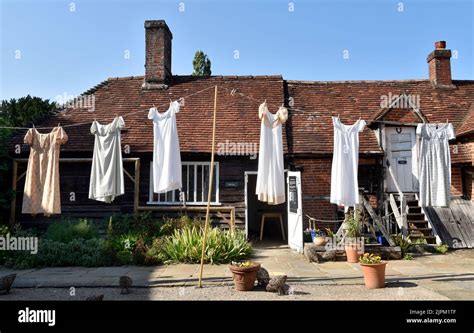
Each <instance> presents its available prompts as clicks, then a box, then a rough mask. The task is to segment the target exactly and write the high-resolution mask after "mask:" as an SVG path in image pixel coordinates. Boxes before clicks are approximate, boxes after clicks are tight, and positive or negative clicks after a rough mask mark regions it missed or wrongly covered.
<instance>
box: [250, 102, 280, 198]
mask: <svg viewBox="0 0 474 333" xmlns="http://www.w3.org/2000/svg"><path fill="white" fill-rule="evenodd" d="M259 117H260V119H261V120H262V121H261V125H260V147H259V154H258V172H257V186H256V191H255V192H256V194H257V197H258V200H260V201H263V202H267V203H268V204H270V205H278V204H281V203H283V202H285V175H284V172H285V166H284V163H283V139H282V126H281V125H282V124H283V123H285V122H286V120H287V119H288V110H287V109H286V108H284V107H280V109H279V110H278V112H277V113H275V114H272V113H270V111H269V110H268V108H267V103H262V104H261V105H260V107H259Z"/></svg>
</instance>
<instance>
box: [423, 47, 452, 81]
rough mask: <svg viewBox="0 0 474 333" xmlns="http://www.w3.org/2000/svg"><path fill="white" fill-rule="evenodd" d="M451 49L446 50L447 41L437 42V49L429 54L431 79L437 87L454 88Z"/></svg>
mask: <svg viewBox="0 0 474 333" xmlns="http://www.w3.org/2000/svg"><path fill="white" fill-rule="evenodd" d="M450 58H451V50H446V42H445V41H438V42H436V43H435V50H434V51H433V52H431V53H430V54H429V55H428V58H427V59H426V61H427V62H428V68H429V73H430V81H431V83H432V84H433V85H434V86H435V87H445V88H452V87H454V86H453V82H452V80H451V60H450Z"/></svg>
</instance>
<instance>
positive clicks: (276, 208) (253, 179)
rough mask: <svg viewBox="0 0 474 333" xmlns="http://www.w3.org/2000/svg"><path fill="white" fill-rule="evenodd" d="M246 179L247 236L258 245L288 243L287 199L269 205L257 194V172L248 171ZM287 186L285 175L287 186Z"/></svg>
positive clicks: (270, 245) (266, 245) (267, 245)
mask: <svg viewBox="0 0 474 333" xmlns="http://www.w3.org/2000/svg"><path fill="white" fill-rule="evenodd" d="M245 179H246V181H245V189H246V232H247V238H248V239H249V240H250V241H252V242H254V243H255V244H256V245H257V246H264V247H272V246H282V245H287V244H288V212H287V206H288V204H287V202H286V201H285V202H284V203H282V204H279V205H269V204H267V203H266V202H262V201H259V200H258V198H257V195H256V194H255V188H256V186H257V172H256V171H248V172H246V173H245ZM286 187H287V185H286V176H285V188H286ZM262 224H263V230H262ZM282 231H283V232H282Z"/></svg>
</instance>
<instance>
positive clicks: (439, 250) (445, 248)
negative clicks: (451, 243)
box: [434, 244, 449, 254]
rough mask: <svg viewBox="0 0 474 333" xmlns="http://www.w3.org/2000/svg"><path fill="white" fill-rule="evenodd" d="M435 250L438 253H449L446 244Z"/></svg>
mask: <svg viewBox="0 0 474 333" xmlns="http://www.w3.org/2000/svg"><path fill="white" fill-rule="evenodd" d="M434 249H435V252H436V253H440V254H445V253H446V252H448V250H449V247H448V245H446V244H441V245H438V246H436V247H435V248H434Z"/></svg>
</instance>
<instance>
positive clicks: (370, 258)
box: [359, 253, 382, 264]
mask: <svg viewBox="0 0 474 333" xmlns="http://www.w3.org/2000/svg"><path fill="white" fill-rule="evenodd" d="M359 262H360V263H361V264H380V263H381V262H382V258H380V256H376V255H374V254H373V253H364V255H363V256H360V257H359Z"/></svg>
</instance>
